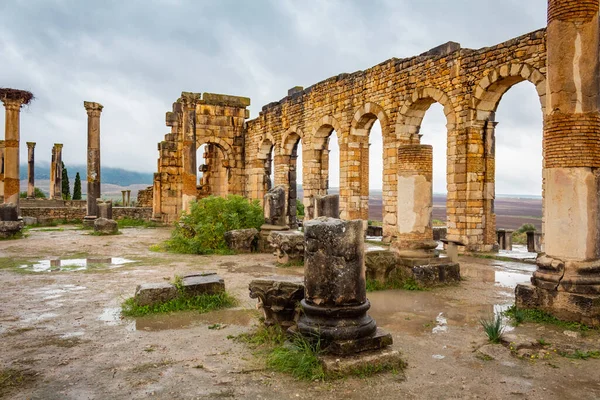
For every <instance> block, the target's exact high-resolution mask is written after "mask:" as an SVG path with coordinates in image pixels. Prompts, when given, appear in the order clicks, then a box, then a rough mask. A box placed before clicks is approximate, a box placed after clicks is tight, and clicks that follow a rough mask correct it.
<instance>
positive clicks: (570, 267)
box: [516, 0, 600, 325]
mask: <svg viewBox="0 0 600 400" xmlns="http://www.w3.org/2000/svg"><path fill="white" fill-rule="evenodd" d="M599 8H600V6H599V1H598V0H590V1H573V0H549V1H548V29H547V57H548V61H547V68H548V74H547V81H546V85H547V86H546V108H545V112H546V115H545V116H544V175H543V177H544V181H545V204H544V205H545V207H544V221H545V232H544V246H545V251H546V254H541V255H539V256H538V259H537V265H538V269H537V271H536V272H535V273H534V275H533V278H532V284H533V286H530V285H519V286H518V287H517V289H516V298H517V305H518V306H520V307H530V308H531V307H535V308H540V309H543V310H545V311H548V312H550V313H552V314H554V315H556V316H557V317H559V318H562V319H567V320H572V321H578V322H583V323H586V324H588V325H600V223H599V222H600V198H599V197H598V192H599V191H600V110H599V100H600V99H599V90H598V88H599V87H600V81H599V73H598V71H599V67H600V63H599V58H600V57H599V48H600V25H599V20H598V13H599Z"/></svg>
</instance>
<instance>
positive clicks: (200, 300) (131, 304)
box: [122, 292, 237, 317]
mask: <svg viewBox="0 0 600 400" xmlns="http://www.w3.org/2000/svg"><path fill="white" fill-rule="evenodd" d="M236 305H237V299H236V298H235V297H233V296H232V295H230V294H229V293H226V292H224V293H218V294H203V295H199V296H187V295H185V294H184V295H182V296H179V297H177V298H175V299H173V300H170V301H167V302H166V303H162V304H155V305H149V306H140V305H138V304H137V303H136V301H135V298H134V297H130V298H128V299H127V300H125V301H124V302H123V304H122V314H123V315H124V316H126V317H142V316H144V315H148V314H160V313H169V312H175V311H189V310H195V311H198V312H200V313H205V312H209V311H213V310H220V309H222V308H229V307H234V306H236Z"/></svg>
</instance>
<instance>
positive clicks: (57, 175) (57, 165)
mask: <svg viewBox="0 0 600 400" xmlns="http://www.w3.org/2000/svg"><path fill="white" fill-rule="evenodd" d="M62 147H63V145H62V144H60V143H54V146H52V161H51V162H50V199H53V200H62Z"/></svg>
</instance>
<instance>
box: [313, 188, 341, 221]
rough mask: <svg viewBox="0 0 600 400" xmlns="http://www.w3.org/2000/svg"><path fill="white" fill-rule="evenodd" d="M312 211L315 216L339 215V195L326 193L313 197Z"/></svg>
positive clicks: (330, 216) (335, 216) (334, 216)
mask: <svg viewBox="0 0 600 400" xmlns="http://www.w3.org/2000/svg"><path fill="white" fill-rule="evenodd" d="M314 213H315V218H318V217H329V218H339V217H340V196H339V195H337V194H328V195H325V196H315V197H314Z"/></svg>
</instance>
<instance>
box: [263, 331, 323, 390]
mask: <svg viewBox="0 0 600 400" xmlns="http://www.w3.org/2000/svg"><path fill="white" fill-rule="evenodd" d="M320 353H321V343H320V341H319V340H318V339H316V340H309V339H306V338H304V337H302V336H300V335H295V336H294V337H293V338H292V340H291V342H288V343H284V344H283V345H280V346H277V347H275V348H274V349H273V350H272V351H271V353H270V354H269V355H268V356H267V367H269V368H272V369H273V370H275V371H279V372H284V373H289V374H291V375H292V376H293V377H295V378H297V379H304V380H310V381H314V380H323V379H324V378H325V372H324V371H323V367H322V366H321V362H320V361H319V358H318V355H319V354H320Z"/></svg>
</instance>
